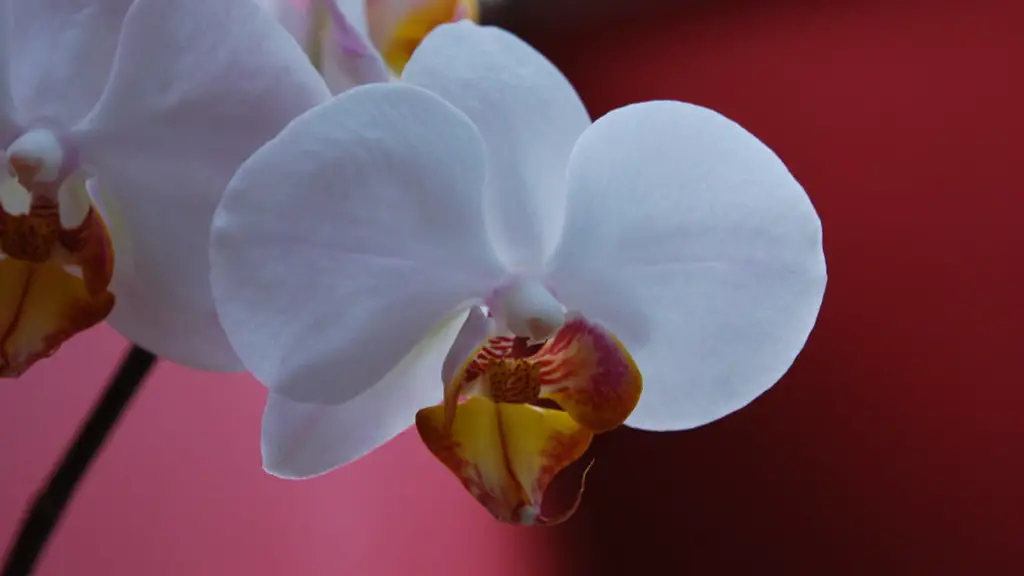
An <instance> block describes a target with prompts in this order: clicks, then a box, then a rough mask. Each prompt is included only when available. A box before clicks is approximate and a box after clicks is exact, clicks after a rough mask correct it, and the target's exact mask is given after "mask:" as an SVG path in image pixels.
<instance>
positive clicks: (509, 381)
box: [484, 358, 541, 404]
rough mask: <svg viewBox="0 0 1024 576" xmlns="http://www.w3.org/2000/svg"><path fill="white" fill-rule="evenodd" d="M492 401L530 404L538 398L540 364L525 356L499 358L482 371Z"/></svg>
mask: <svg viewBox="0 0 1024 576" xmlns="http://www.w3.org/2000/svg"><path fill="white" fill-rule="evenodd" d="M484 374H485V375H486V377H487V382H488V384H489V386H490V390H489V392H490V397H491V399H492V400H493V401H494V402H503V403H507V404H532V403H534V402H537V401H538V400H540V383H541V377H540V365H538V364H536V363H535V362H531V361H530V360H527V359H525V358H501V359H498V360H494V361H492V362H491V363H490V364H489V365H488V366H487V368H486V370H485V371H484Z"/></svg>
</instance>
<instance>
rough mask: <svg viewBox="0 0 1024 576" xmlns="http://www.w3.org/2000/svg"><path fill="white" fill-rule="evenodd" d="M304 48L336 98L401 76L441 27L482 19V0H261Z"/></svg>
mask: <svg viewBox="0 0 1024 576" xmlns="http://www.w3.org/2000/svg"><path fill="white" fill-rule="evenodd" d="M255 1H256V2H257V3H258V4H260V5H261V6H263V7H264V8H265V9H267V10H269V11H270V12H271V13H272V14H273V15H274V16H275V17H276V18H277V19H278V21H279V22H281V24H283V25H284V27H285V28H286V29H287V30H288V31H289V32H291V34H292V36H294V37H295V39H296V40H297V41H298V42H299V43H300V44H301V45H302V46H303V48H304V49H305V50H306V53H307V54H308V55H309V58H310V60H311V61H312V62H313V64H314V65H315V66H316V67H317V69H318V70H320V71H321V73H322V74H323V75H324V78H325V79H326V80H327V83H328V85H329V86H330V87H331V91H332V92H334V93H335V94H337V93H340V92H343V91H344V90H347V89H348V88H351V87H352V86H358V85H360V84H366V83H370V82H385V81H387V80H389V79H390V78H392V75H393V74H401V72H402V69H403V68H404V67H405V64H406V62H408V61H409V58H410V57H411V56H412V53H413V51H414V50H416V47H417V46H419V44H420V42H421V41H422V40H423V38H424V37H425V36H426V35H427V34H429V33H430V31H431V30H433V29H434V28H435V27H436V26H439V25H441V24H445V23H448V22H455V21H458V20H462V19H465V18H468V19H470V20H474V21H475V20H476V19H477V18H478V15H479V6H478V2H477V0H255Z"/></svg>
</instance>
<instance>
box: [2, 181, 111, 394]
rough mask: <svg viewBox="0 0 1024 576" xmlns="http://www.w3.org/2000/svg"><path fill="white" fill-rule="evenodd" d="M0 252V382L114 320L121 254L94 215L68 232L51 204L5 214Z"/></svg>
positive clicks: (39, 203) (38, 203)
mask: <svg viewBox="0 0 1024 576" xmlns="http://www.w3.org/2000/svg"><path fill="white" fill-rule="evenodd" d="M0 249H2V251H3V254H4V256H5V257H4V258H3V259H2V260H0V377H16V376H19V375H21V374H22V373H23V372H24V371H25V370H27V369H28V368H29V367H31V366H32V364H34V363H35V362H37V361H38V360H40V359H42V358H46V357H47V356H50V355H52V354H53V353H54V352H56V351H57V349H58V348H59V347H60V346H61V344H63V343H64V342H65V341H67V340H68V339H69V338H71V337H72V336H74V335H75V334H77V333H79V332H81V331H82V330H85V329H87V328H90V327H92V326H94V325H95V324H97V323H99V322H101V321H102V320H103V319H104V318H106V317H107V315H108V314H110V311H111V310H112V309H113V307H114V295H113V294H111V293H110V291H109V290H107V288H108V286H109V285H110V280H111V277H112V275H113V270H114V260H113V249H112V248H111V242H110V237H109V234H108V232H107V229H106V226H105V225H104V224H103V221H102V219H101V218H100V216H99V214H98V213H97V211H96V210H95V209H94V208H90V209H89V212H88V214H87V215H86V217H85V220H84V221H83V222H82V223H81V224H80V225H79V226H77V227H76V228H74V229H72V230H68V229H64V228H61V226H60V218H59V215H58V211H57V207H56V204H55V203H53V202H52V201H49V200H46V199H44V198H38V199H36V200H35V201H34V202H33V204H32V207H31V210H30V212H29V213H28V214H22V215H17V216H14V215H11V214H8V213H6V212H5V211H3V210H2V209H0ZM68 268H73V269H77V270H78V271H80V273H81V274H80V275H76V274H73V273H72V272H70V271H69V270H68Z"/></svg>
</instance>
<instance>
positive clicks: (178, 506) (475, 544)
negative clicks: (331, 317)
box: [0, 327, 565, 576]
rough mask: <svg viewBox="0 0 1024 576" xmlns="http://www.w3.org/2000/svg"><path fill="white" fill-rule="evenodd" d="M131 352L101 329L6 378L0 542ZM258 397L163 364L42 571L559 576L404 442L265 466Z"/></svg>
mask: <svg viewBox="0 0 1024 576" xmlns="http://www.w3.org/2000/svg"><path fill="white" fill-rule="evenodd" d="M124 346H125V342H124V341H123V340H122V339H121V338H120V337H119V336H117V335H116V334H115V333H114V332H113V331H112V330H110V329H108V328H106V327H101V328H97V329H95V330H93V331H92V332H90V333H88V334H87V335H85V336H82V337H79V338H77V339H74V340H73V341H72V342H70V343H69V344H67V345H66V346H65V347H64V349H63V350H62V351H61V352H60V353H59V354H58V355H57V356H55V357H54V358H53V359H51V360H49V361H45V362H42V363H40V364H38V365H37V366H36V367H35V368H34V369H33V370H31V371H30V372H29V373H28V374H27V375H26V376H25V377H23V378H22V379H21V380H20V381H17V382H10V381H4V382H2V383H0V459H2V460H3V462H4V464H3V470H2V472H0V474H2V476H0V542H3V543H4V546H5V547H6V542H8V541H9V540H10V539H11V537H12V536H13V534H14V531H15V529H16V524H17V522H18V520H19V518H20V517H21V513H22V510H23V509H24V507H25V506H26V503H27V502H28V501H29V499H30V497H31V496H32V494H33V492H34V491H35V490H36V489H37V488H38V487H39V486H40V485H41V483H42V482H43V481H44V479H45V477H46V474H47V473H48V471H49V469H50V467H51V466H52V465H53V463H54V462H55V460H56V459H57V458H59V457H60V455H61V453H62V451H63V447H64V445H65V443H66V442H68V440H69V439H70V438H71V437H72V435H73V434H74V432H75V428H76V426H77V425H78V423H79V422H80V421H81V420H82V419H83V418H84V417H85V415H86V414H87V412H88V411H89V408H90V405H91V403H92V402H93V399H94V398H95V397H96V395H97V394H98V393H99V390H100V387H101V386H102V384H103V382H104V379H105V378H106V377H107V375H108V373H109V372H110V370H111V369H112V367H113V366H114V365H115V364H116V362H117V361H118V360H119V358H120V355H121V353H122V351H123V350H124ZM264 395H265V393H264V389H263V387H262V386H260V385H259V384H258V383H256V382H255V381H254V380H251V379H250V378H248V377H246V376H212V375H207V374H202V373H199V372H194V371H190V370H187V369H184V368H181V367H178V366H173V365H169V364H161V365H160V366H159V367H158V368H157V369H156V371H155V373H154V375H153V376H152V377H151V378H150V380H149V381H148V382H147V383H146V385H145V388H144V389H143V390H142V391H141V392H140V394H139V395H138V397H137V398H136V399H135V403H134V405H133V406H132V407H131V408H130V410H129V412H128V413H127V416H126V417H125V418H124V420H123V422H122V424H121V426H120V428H119V429H118V430H117V431H116V432H115V434H114V437H113V441H112V442H110V444H109V445H108V446H107V447H106V449H105V450H104V452H103V453H102V454H101V455H100V457H99V459H98V460H97V461H96V463H95V466H94V467H93V469H92V471H91V472H90V474H89V475H88V476H87V477H86V479H85V480H84V482H83V483H82V485H81V488H80V490H79V493H78V495H77V497H76V498H75V499H74V500H73V501H72V503H71V505H70V507H69V509H68V512H67V516H66V517H65V520H64V522H63V524H62V526H61V527H60V528H58V531H57V533H56V536H55V537H54V538H53V540H52V541H51V544H50V546H49V548H48V550H47V553H46V556H45V558H44V559H43V561H42V563H41V565H40V569H39V571H38V572H37V574H36V576H69V575H78V574H104V575H111V576H118V575H125V576H129V575H130V576H138V575H142V574H144V575H146V576H183V575H189V576H226V575H229V574H247V575H249V576H264V575H266V576H280V575H283V574H289V575H292V574H303V575H309V576H320V575H325V576H326V575H332V576H336V575H338V574H358V575H364V574H365V575H383V574H396V575H399V574H401V575H410V576H414V575H417V576H418V575H427V574H445V575H448V576H460V575H467V576H468V575H474V576H475V575H477V574H481V573H487V574H488V575H492V574H493V575H494V576H512V575H516V576H519V575H522V574H527V573H528V574H531V575H532V574H536V575H537V576H548V575H555V574H564V573H565V571H564V570H562V569H560V567H559V566H558V565H557V564H556V563H555V562H554V561H553V560H551V559H549V558H544V557H543V552H544V550H545V544H547V542H546V540H548V541H550V540H551V538H552V534H553V533H552V532H544V531H541V532H531V531H529V530H520V529H515V528H509V527H505V526H502V525H499V524H497V523H495V522H494V521H493V520H492V519H491V517H490V516H489V515H488V514H487V513H486V512H485V511H484V510H483V509H481V508H479V507H478V506H477V505H476V503H475V502H474V501H473V500H472V499H471V498H469V497H468V495H467V494H465V493H464V491H463V489H462V487H461V486H460V485H459V484H458V482H457V481H456V480H455V479H454V478H453V477H451V476H450V475H449V474H448V472H447V471H446V470H445V469H443V468H442V467H441V466H440V465H438V464H437V463H436V462H435V461H433V460H432V457H431V456H430V455H429V454H428V453H427V451H426V450H425V449H424V448H423V447H422V446H421V445H420V443H419V439H418V438H416V437H415V436H414V435H410V434H408V433H407V434H405V435H403V436H401V437H399V438H398V439H397V440H396V441H394V442H392V443H390V444H389V445H387V446H385V447H384V448H382V449H380V450H378V451H376V452H375V453H373V454H371V455H370V456H368V457H367V458H365V459H363V460H360V461H359V462H357V463H355V464H353V465H351V466H349V467H347V468H345V469H343V470H339V471H336V472H334V473H331V474H328V475H326V476H323V477H320V478H318V479H314V480H309V481H305V482H294V481H285V480H279V479H276V478H273V477H271V476H269V475H267V474H266V473H264V472H263V470H262V468H261V467H260V452H259V425H260V414H261V411H262V407H263V401H264Z"/></svg>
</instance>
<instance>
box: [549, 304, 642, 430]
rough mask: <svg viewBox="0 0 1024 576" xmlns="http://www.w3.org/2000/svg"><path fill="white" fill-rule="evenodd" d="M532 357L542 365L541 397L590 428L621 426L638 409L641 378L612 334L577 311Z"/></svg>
mask: <svg viewBox="0 0 1024 576" xmlns="http://www.w3.org/2000/svg"><path fill="white" fill-rule="evenodd" d="M530 360H532V361H534V362H536V363H537V364H539V365H540V367H541V369H540V397H541V398H546V399H549V400H553V401H554V402H556V403H558V405H559V406H561V407H562V408H563V409H564V410H565V411H566V412H568V413H569V415H570V416H572V418H573V419H574V420H576V421H577V422H579V423H580V424H582V425H583V426H584V427H586V428H587V429H589V430H591V431H592V432H605V431H608V430H611V429H613V428H616V427H618V426H620V425H621V424H622V423H623V422H625V421H626V418H628V417H629V415H630V414H631V413H632V412H633V409H634V408H636V405H637V403H638V402H639V401H640V394H641V393H642V392H643V377H642V376H641V374H640V369H639V368H637V366H636V362H634V361H633V357H632V356H630V354H629V351H628V350H626V347H625V346H623V345H622V343H621V342H620V341H619V339H618V338H616V337H615V335H614V334H612V333H611V332H609V331H608V330H605V329H604V328H603V327H602V326H600V325H598V324H595V323H592V322H588V321H587V320H586V319H585V318H583V317H582V316H579V315H574V316H572V317H570V318H568V319H567V321H566V323H565V325H564V326H562V328H561V330H559V331H558V333H557V334H555V337H554V338H552V339H550V340H548V341H547V342H545V343H544V346H543V347H542V348H541V349H540V350H539V351H538V352H537V353H536V354H534V355H533V356H531V357H530Z"/></svg>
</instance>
